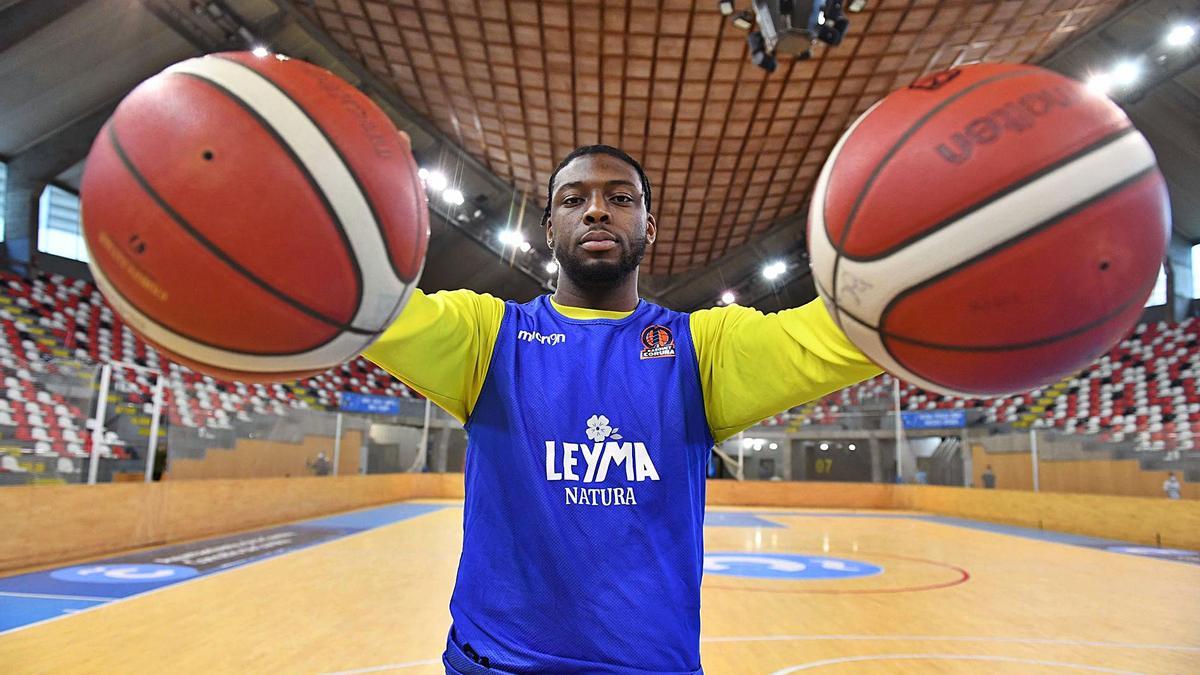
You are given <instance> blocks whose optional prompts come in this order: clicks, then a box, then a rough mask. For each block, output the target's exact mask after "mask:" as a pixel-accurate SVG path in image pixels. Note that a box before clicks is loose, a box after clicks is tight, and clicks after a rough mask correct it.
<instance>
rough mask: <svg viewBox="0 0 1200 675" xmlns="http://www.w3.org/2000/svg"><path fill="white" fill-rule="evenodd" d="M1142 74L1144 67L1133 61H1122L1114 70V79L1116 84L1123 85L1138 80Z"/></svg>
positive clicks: (1125, 85) (1126, 85)
mask: <svg viewBox="0 0 1200 675" xmlns="http://www.w3.org/2000/svg"><path fill="white" fill-rule="evenodd" d="M1141 74H1142V69H1141V68H1140V67H1138V64H1136V63H1134V62H1133V61H1122V62H1120V63H1118V64H1117V65H1116V67H1115V68H1113V70H1112V79H1113V82H1115V83H1116V84H1119V85H1121V86H1122V87H1128V86H1129V85H1131V84H1133V83H1134V82H1137V79H1138V76H1139V75H1141Z"/></svg>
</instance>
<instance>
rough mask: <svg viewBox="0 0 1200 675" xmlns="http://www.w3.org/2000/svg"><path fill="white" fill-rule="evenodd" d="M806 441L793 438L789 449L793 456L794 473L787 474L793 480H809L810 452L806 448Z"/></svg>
mask: <svg viewBox="0 0 1200 675" xmlns="http://www.w3.org/2000/svg"><path fill="white" fill-rule="evenodd" d="M806 442H807V441H805V440H804V439H802V438H793V439H791V441H790V447H789V448H788V450H789V453H788V454H790V455H791V467H792V472H791V473H790V474H785V475H787V476H789V477H790V479H791V480H808V450H807V446H805V443H806Z"/></svg>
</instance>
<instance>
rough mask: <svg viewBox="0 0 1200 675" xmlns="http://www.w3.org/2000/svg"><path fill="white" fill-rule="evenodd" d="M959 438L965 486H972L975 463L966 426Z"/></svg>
mask: <svg viewBox="0 0 1200 675" xmlns="http://www.w3.org/2000/svg"><path fill="white" fill-rule="evenodd" d="M958 438H959V441H958V442H959V444H960V447H961V449H962V463H963V487H971V482H972V481H973V480H974V476H975V463H974V461H972V457H971V444H970V443H968V442H967V430H966V429H965V428H964V429H963V430H962V433H961V434H959V436H958Z"/></svg>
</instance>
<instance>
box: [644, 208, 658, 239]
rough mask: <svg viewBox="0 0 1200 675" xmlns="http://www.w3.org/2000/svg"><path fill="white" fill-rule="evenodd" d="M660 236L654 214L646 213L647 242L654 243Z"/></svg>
mask: <svg viewBox="0 0 1200 675" xmlns="http://www.w3.org/2000/svg"><path fill="white" fill-rule="evenodd" d="M657 237H658V223H657V222H655V220H654V216H652V215H650V214H649V213H647V214H646V243H647V244H653V243H654V240H655V239H656V238H657Z"/></svg>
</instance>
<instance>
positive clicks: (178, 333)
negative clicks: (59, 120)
mask: <svg viewBox="0 0 1200 675" xmlns="http://www.w3.org/2000/svg"><path fill="white" fill-rule="evenodd" d="M82 201H83V216H84V217H83V223H84V234H85V237H86V240H87V245H88V249H89V253H90V256H91V269H92V273H93V274H94V275H95V279H96V282H97V284H98V285H99V286H100V289H101V290H102V291H103V293H104V295H105V297H106V298H107V299H108V300H109V302H111V303H112V305H113V307H114V308H116V310H117V311H118V312H120V313H121V315H122V316H123V317H124V318H125V320H126V321H127V322H128V323H129V325H130V326H132V327H133V328H134V329H135V330H137V331H138V332H139V333H140V334H141V335H142V336H143V337H144V338H146V339H147V340H148V341H150V342H151V343H153V344H155V345H156V346H158V347H160V348H161V349H163V350H164V351H165V352H167V353H168V355H169V356H171V357H172V358H175V359H176V360H178V361H180V362H182V363H184V364H186V365H189V366H191V367H193V368H195V369H197V370H200V371H202V372H206V373H209V374H212V375H216V376H219V377H223V378H227V379H239V380H248V381H254V380H286V379H292V378H296V377H300V376H303V375H307V374H312V373H317V372H321V371H323V370H326V369H328V368H330V367H332V366H334V365H337V364H339V363H341V362H343V361H345V360H347V359H349V358H351V357H353V356H354V355H356V354H358V353H359V352H360V351H362V350H363V349H364V348H366V347H367V345H369V344H370V343H371V341H372V340H373V339H374V338H375V337H377V336H378V335H379V334H380V332H382V331H383V330H384V329H385V328H386V327H387V326H388V325H389V324H390V323H391V322H392V321H393V320H394V319H395V318H396V316H397V315H398V314H399V313H400V310H401V309H402V308H403V306H404V303H405V301H406V299H407V298H408V296H409V294H410V293H411V292H412V289H414V288H415V287H416V283H417V279H418V277H419V276H420V273H421V268H422V265H423V264H424V260H425V251H426V246H427V243H428V237H429V220H428V219H429V214H428V209H427V205H426V198H425V192H424V188H423V186H422V185H421V182H420V180H419V178H418V176H417V166H416V163H415V162H414V161H413V157H412V153H411V150H410V148H409V145H408V141H407V139H406V138H405V137H403V136H402V135H401V134H400V133H399V132H398V131H397V130H396V129H395V127H394V125H393V124H392V122H391V120H390V119H388V117H387V116H386V115H385V114H384V113H383V111H381V110H380V109H379V108H378V106H376V105H375V104H374V103H373V102H372V101H371V100H370V99H369V98H367V97H366V96H365V95H363V94H362V93H361V92H359V91H358V90H356V89H355V88H353V87H351V86H350V85H349V84H347V83H346V82H344V81H343V80H341V79H339V78H338V77H336V76H335V75H333V74H332V73H330V72H328V71H326V70H323V69H321V68H318V67H316V66H313V65H311V64H308V63H305V62H304V61H300V60H296V59H287V58H284V57H277V56H273V55H268V56H265V57H258V56H254V55H252V54H249V53H226V54H215V55H210V56H205V57H202V58H195V59H190V60H188V61H184V62H182V63H178V64H176V65H174V66H171V67H170V68H167V69H166V70H165V71H163V72H162V73H160V74H158V75H156V76H154V77H152V78H150V79H149V80H147V81H146V82H144V83H142V84H141V85H139V86H138V87H137V88H136V89H134V90H133V91H132V92H131V93H130V94H129V95H128V96H127V97H126V98H125V99H124V100H123V101H122V102H121V104H120V106H119V107H118V108H117V110H116V112H115V113H114V114H113V116H112V118H111V119H110V120H109V121H108V122H107V124H106V125H105V126H104V128H103V130H102V131H101V132H100V134H99V136H98V137H97V138H96V140H95V143H94V144H93V146H92V150H91V154H90V155H89V156H88V161H87V168H86V172H85V174H84V177H83V185H82Z"/></svg>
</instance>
